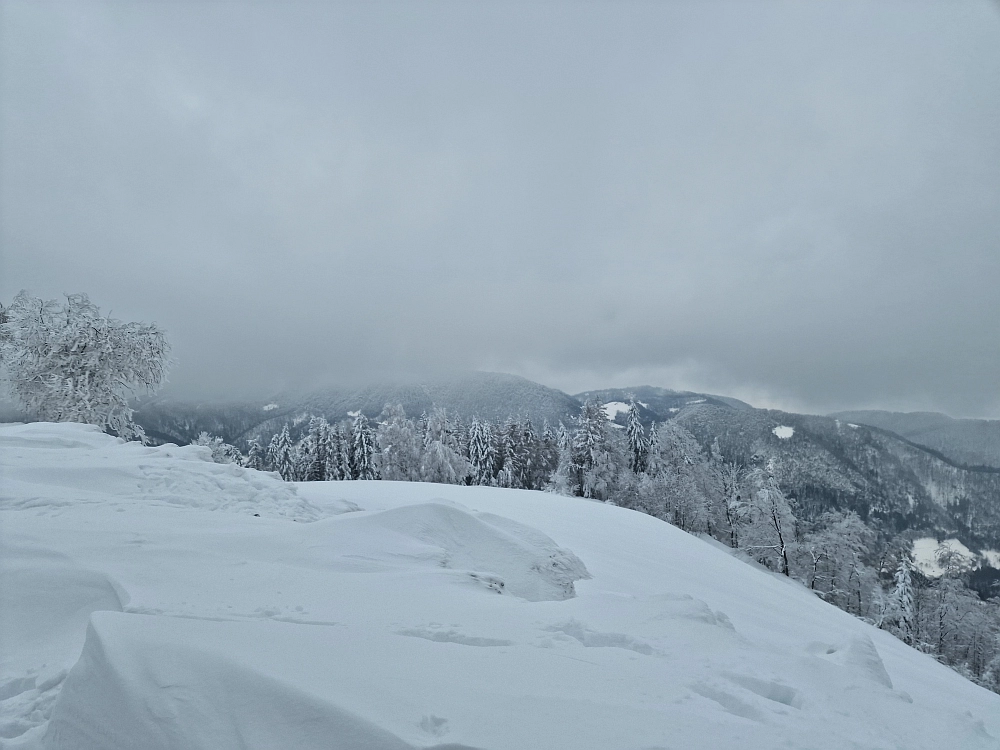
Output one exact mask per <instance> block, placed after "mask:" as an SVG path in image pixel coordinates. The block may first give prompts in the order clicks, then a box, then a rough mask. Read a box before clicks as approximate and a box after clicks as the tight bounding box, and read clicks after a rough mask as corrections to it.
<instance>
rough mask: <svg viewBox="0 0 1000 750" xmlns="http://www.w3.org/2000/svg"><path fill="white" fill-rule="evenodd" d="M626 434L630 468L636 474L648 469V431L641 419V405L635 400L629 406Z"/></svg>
mask: <svg viewBox="0 0 1000 750" xmlns="http://www.w3.org/2000/svg"><path fill="white" fill-rule="evenodd" d="M625 436H626V438H627V439H628V458H629V468H630V469H631V470H632V471H633V472H635V473H636V474H638V473H640V472H642V471H645V470H646V451H647V450H648V448H649V446H648V445H647V443H646V433H645V430H643V428H642V423H641V422H640V421H639V407H638V406H636V403H635V400H633V401H632V402H631V403H630V404H629V407H628V420H627V422H626V424H625Z"/></svg>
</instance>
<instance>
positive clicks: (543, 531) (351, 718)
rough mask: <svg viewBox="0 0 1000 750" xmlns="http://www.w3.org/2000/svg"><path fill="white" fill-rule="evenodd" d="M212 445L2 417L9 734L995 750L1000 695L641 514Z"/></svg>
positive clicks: (33, 744) (181, 743)
mask: <svg viewBox="0 0 1000 750" xmlns="http://www.w3.org/2000/svg"><path fill="white" fill-rule="evenodd" d="M207 454H208V450H207V449H201V448H177V447H175V446H164V447H161V448H145V447H142V446H139V445H137V444H134V443H130V444H124V443H121V442H120V441H117V440H115V439H113V438H110V437H107V436H105V435H102V434H101V433H99V432H97V431H95V430H94V429H92V428H88V427H85V426H80V425H68V424H60V425H53V424H31V425H3V426H0V461H2V465H0V471H2V474H0V477H2V486H0V490H2V492H0V542H2V547H0V573H2V576H3V579H2V582H3V585H2V588H0V597H2V600H0V647H2V648H0V654H2V657H0V748H33V749H36V750H37V749H40V748H49V749H51V750H55V749H56V748H73V749H74V750H119V749H121V750H125V749H126V748H128V749H130V750H131V749H134V748H142V749H143V750H161V749H163V750H166V749H168V748H169V749H170V750H175V749H176V750H181V748H184V749H185V750H186V749H189V748H193V749H195V750H199V749H204V750H209V749H211V750H237V748H240V749H246V748H261V749H265V748H267V749H269V748H296V750H312V749H313V748H315V749H316V750H319V748H324V749H327V748H342V749H344V748H346V749H351V750H381V749H383V748H384V749H387V750H388V749H392V750H397V749H398V750H408V749H410V748H432V747H437V748H440V749H441V750H443V749H444V748H451V749H452V750H462V749H463V748H464V749H465V750H470V749H474V748H478V749H480V750H501V749H510V750H515V749H516V750H529V749H532V748H539V749H540V750H559V749H562V748H565V749H566V750H590V749H594V750H597V749H600V750H629V749H634V750H639V749H640V748H644V749H646V750H651V749H654V748H655V749H659V750H664V749H665V748H674V749H679V748H695V747H704V748H736V747H738V748H740V749H741V750H755V749H757V748H760V749H764V748H767V749H768V750H770V749H771V748H779V747H782V748H811V749H813V750H825V749H831V750H832V749H833V748H837V749H839V748H847V747H850V748H865V749H869V748H870V749H872V750H874V749H875V748H880V749H881V748H914V749H915V748H944V747H948V748H969V749H973V748H995V749H996V748H1000V741H998V740H997V738H998V737H1000V696H997V695H995V694H993V693H990V692H988V691H986V690H983V689H982V688H979V687H977V686H975V685H973V684H972V683H970V682H968V681H966V680H964V679H963V678H961V677H960V676H959V675H957V674H956V673H954V672H952V671H951V670H949V669H948V668H946V667H944V666H942V665H940V664H938V663H937V662H935V661H934V660H933V659H931V658H930V657H928V656H926V655H924V654H921V653H919V652H917V651H915V650H913V649H911V648H909V647H908V646H906V645H904V644H903V643H902V642H900V641H898V640H896V639H895V638H893V637H892V636H890V635H888V634H886V633H884V632H882V631H879V630H876V629H875V628H872V627H871V626H868V625H866V624H864V623H862V622H860V621H859V620H856V619H855V618H853V617H851V616H850V615H847V614H845V613H843V612H841V611H839V610H837V609H835V608H833V607H831V606H829V605H827V604H825V603H823V602H822V601H820V600H818V599H816V598H815V597H814V596H812V595H811V594H810V593H809V592H808V591H806V590H805V589H804V588H803V587H802V586H800V585H798V584H796V583H794V582H792V581H790V580H788V579H784V578H782V577H780V576H775V575H772V574H771V573H769V572H767V571H764V570H762V569H760V568H756V567H754V566H751V565H748V564H746V563H744V562H741V561H740V560H737V559H736V558H734V557H732V556H730V555H729V554H727V552H726V551H725V550H724V549H722V548H720V546H718V545H715V544H711V543H709V542H706V541H703V540H701V539H698V538H696V537H693V536H690V535H688V534H685V533H684V532H681V531H679V530H678V529H676V528H674V527H672V526H670V525H668V524H666V523H663V522H662V521H658V520H656V519H654V518H652V517H650V516H645V515H642V514H639V513H635V512H632V511H628V510H625V509H622V508H616V507H612V506H608V505H604V504H601V503H596V502H590V501H586V500H581V499H576V498H567V497H560V496H557V495H552V494H545V493H539V492H527V491H517V490H504V489H497V488H487V487H457V486H446V485H433V484H420V483H410V484H407V483H394V482H328V483H326V482H314V483H309V484H301V485H285V484H282V483H281V482H279V481H278V480H276V479H275V478H274V477H272V476H270V475H266V474H260V473H257V472H253V471H246V470H241V469H240V470H238V469H235V468H234V467H226V466H224V465H219V464H213V463H211V462H210V461H209V460H208V457H207ZM255 513H259V514H260V517H255V515H254V514H255Z"/></svg>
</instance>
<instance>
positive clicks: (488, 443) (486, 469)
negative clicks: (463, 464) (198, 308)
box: [469, 419, 495, 485]
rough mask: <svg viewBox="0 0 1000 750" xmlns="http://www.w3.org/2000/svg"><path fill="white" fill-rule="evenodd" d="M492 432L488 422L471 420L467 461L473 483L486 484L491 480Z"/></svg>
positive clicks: (492, 458) (492, 457)
mask: <svg viewBox="0 0 1000 750" xmlns="http://www.w3.org/2000/svg"><path fill="white" fill-rule="evenodd" d="M494 461H495V457H494V455H493V434H492V430H491V429H490V424H489V422H480V421H479V420H478V419H474V420H472V428H471V429H470V434H469V463H470V464H471V466H472V481H473V483H474V484H479V485H488V484H490V483H491V482H492V481H493V464H494Z"/></svg>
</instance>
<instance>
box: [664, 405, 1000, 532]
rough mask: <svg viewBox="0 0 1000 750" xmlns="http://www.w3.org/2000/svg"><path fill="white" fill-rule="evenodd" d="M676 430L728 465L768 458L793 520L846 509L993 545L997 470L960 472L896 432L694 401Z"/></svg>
mask: <svg viewBox="0 0 1000 750" xmlns="http://www.w3.org/2000/svg"><path fill="white" fill-rule="evenodd" d="M676 419H677V421H678V423H680V424H682V425H683V426H684V427H685V428H687V429H688V430H690V431H691V432H692V433H693V434H694V435H695V436H696V437H697V438H698V439H699V441H700V442H701V443H702V444H703V445H705V446H706V447H707V446H709V445H710V444H711V443H712V442H713V441H714V440H718V442H719V447H720V448H721V451H722V454H723V455H724V456H725V457H726V458H727V459H729V460H734V461H738V462H744V463H747V462H750V461H751V459H752V458H753V457H755V456H756V457H765V458H768V457H773V458H775V459H776V466H777V467H778V478H779V481H780V483H781V487H782V489H783V490H785V491H786V492H787V493H789V494H790V495H791V496H793V497H794V498H795V501H796V503H797V507H798V511H797V515H801V516H802V517H804V518H807V519H808V518H812V517H815V516H817V515H819V514H820V513H822V512H824V511H826V510H835V509H838V510H853V511H855V512H857V513H858V514H859V515H860V516H861V517H862V519H865V520H866V521H868V522H869V523H871V524H873V525H874V526H876V527H877V528H881V529H883V530H885V531H886V532H888V533H894V532H899V531H903V530H907V529H912V530H920V531H923V532H927V533H930V534H931V535H941V536H944V535H949V536H954V537H955V538H959V539H961V540H962V541H963V542H964V543H966V544H968V545H971V546H972V547H973V548H974V549H979V548H982V547H986V548H1000V470H993V469H975V468H967V467H964V466H962V465H960V464H958V463H956V462H954V461H951V460H949V459H948V458H946V457H945V456H943V455H941V454H938V453H936V452H934V451H932V450H929V449H927V448H924V447H922V446H919V445H916V444H914V443H912V442H910V441H908V440H906V439H904V438H902V437H900V436H898V435H895V434H893V433H891V432H888V431H885V430H879V429H873V428H869V427H866V426H864V425H858V424H856V423H848V422H844V421H841V420H838V419H833V418H831V417H821V416H809V415H802V414H790V413H787V412H781V411H773V410H766V409H752V410H745V409H733V408H728V407H723V406H713V405H710V404H697V405H694V406H691V407H688V408H686V409H684V410H683V411H681V412H680V413H678V414H677V416H676Z"/></svg>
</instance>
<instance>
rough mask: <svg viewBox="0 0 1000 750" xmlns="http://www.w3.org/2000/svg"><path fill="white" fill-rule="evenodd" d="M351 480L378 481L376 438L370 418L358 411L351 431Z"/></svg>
mask: <svg viewBox="0 0 1000 750" xmlns="http://www.w3.org/2000/svg"><path fill="white" fill-rule="evenodd" d="M351 478H352V479H378V473H377V471H376V466H375V436H374V434H372V429H371V426H370V425H369V424H368V417H366V416H365V415H364V414H362V413H361V412H360V411H358V415H357V416H356V417H355V418H354V427H353V429H352V431H351Z"/></svg>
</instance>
